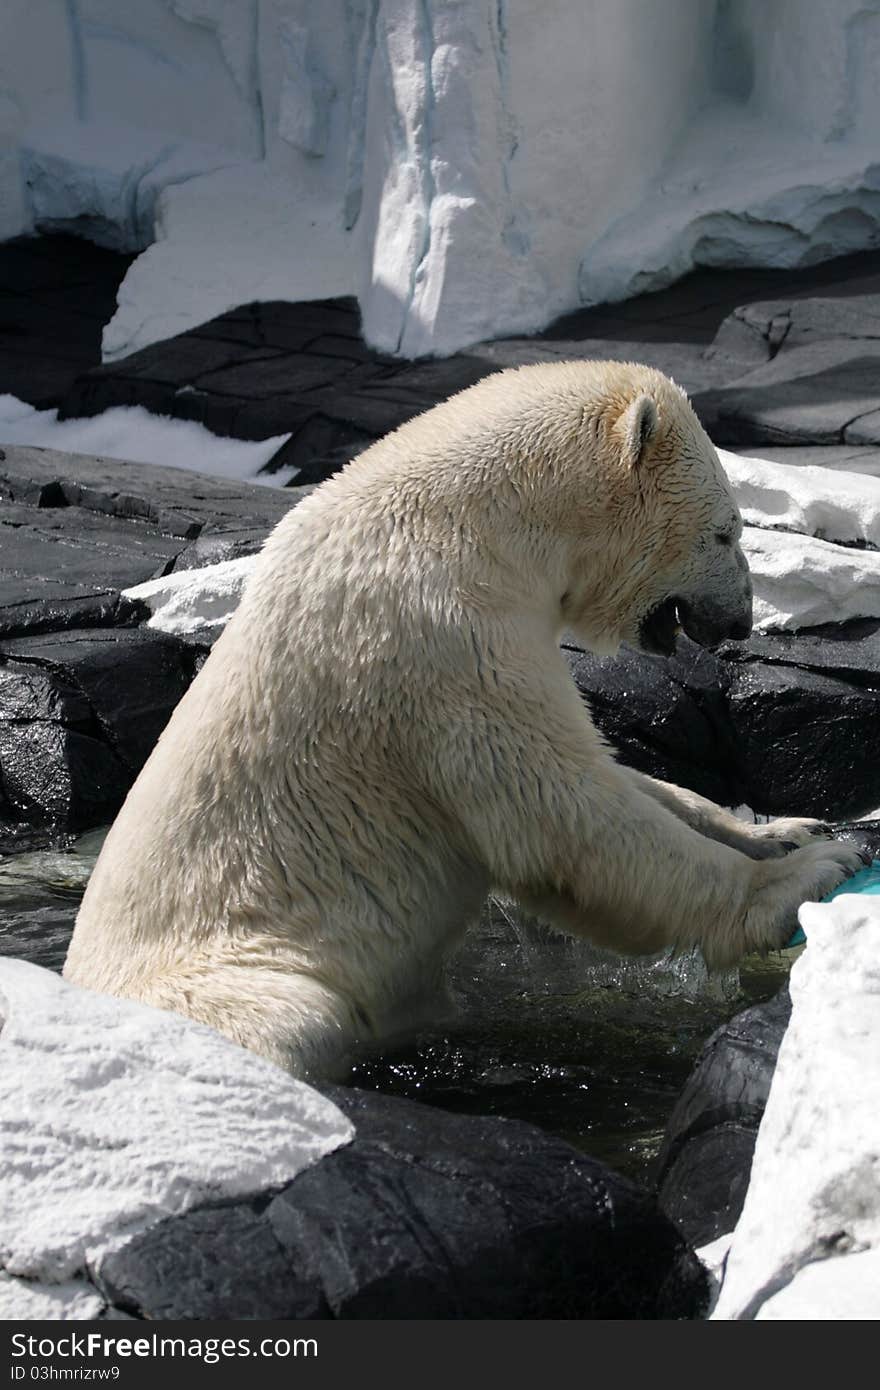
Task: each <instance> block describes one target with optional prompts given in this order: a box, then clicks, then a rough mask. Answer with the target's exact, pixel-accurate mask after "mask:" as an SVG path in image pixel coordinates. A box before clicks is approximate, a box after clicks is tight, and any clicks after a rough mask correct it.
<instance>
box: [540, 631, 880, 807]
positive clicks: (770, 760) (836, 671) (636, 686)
mask: <svg viewBox="0 0 880 1390" xmlns="http://www.w3.org/2000/svg"><path fill="white" fill-rule="evenodd" d="M566 655H567V657H568V662H569V666H570V668H571V671H572V674H573V676H574V678H575V681H576V683H577V685H578V688H579V689H580V691H581V693H582V694H583V695H584V697H585V699H586V700H587V703H588V705H589V706H590V709H591V711H592V713H593V716H594V718H595V721H596V723H597V725H598V727H599V728H600V729H601V730H602V732H603V733H604V734H605V735H606V737H607V738H608V740H609V742H610V743H611V745H612V746H613V747H614V749H615V750H616V752H617V754H618V756H619V758H620V760H621V762H624V763H626V764H628V765H630V766H632V767H635V768H637V769H638V770H639V771H641V772H646V773H649V774H650V775H651V776H654V777H659V778H661V779H662V780H664V781H669V782H675V783H677V784H678V785H679V786H684V787H689V788H690V789H691V790H692V791H696V792H699V793H700V794H701V795H703V796H708V797H709V798H710V799H711V800H713V801H716V802H719V803H720V804H722V805H727V806H738V805H741V804H743V803H745V804H747V805H749V806H751V807H752V808H753V809H754V810H755V811H758V812H760V813H761V814H764V815H805V816H818V817H820V818H822V819H831V820H841V819H846V818H849V817H852V816H859V815H863V814H865V813H866V812H868V811H871V810H873V809H874V807H876V806H880V622H877V621H876V620H859V621H857V622H853V623H848V624H846V625H843V626H840V627H836V628H835V627H828V628H825V629H816V630H814V631H813V632H811V633H796V634H774V635H758V636H754V637H751V638H750V639H749V640H748V641H747V642H736V643H728V644H726V645H725V646H723V647H722V648H720V649H719V650H718V651H717V652H715V653H712V652H707V651H704V650H703V649H701V648H699V647H696V646H695V645H694V644H693V643H691V642H689V641H688V640H687V639H686V638H682V637H680V638H679V639H678V644H677V648H676V652H675V655H674V656H673V657H671V658H670V659H668V660H666V659H664V658H662V657H653V656H646V655H644V654H642V653H639V652H634V651H631V650H629V649H627V648H623V649H622V650H621V652H620V654H619V656H617V657H614V658H604V659H600V658H597V657H594V656H592V655H591V654H589V653H586V652H582V651H579V650H577V649H576V648H574V647H569V649H568V650H567V652H566Z"/></svg>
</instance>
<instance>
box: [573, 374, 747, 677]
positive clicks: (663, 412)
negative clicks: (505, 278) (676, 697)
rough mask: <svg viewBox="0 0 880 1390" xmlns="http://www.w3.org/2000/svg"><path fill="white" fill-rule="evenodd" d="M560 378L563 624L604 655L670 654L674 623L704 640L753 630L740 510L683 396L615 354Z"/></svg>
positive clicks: (703, 642) (704, 643)
mask: <svg viewBox="0 0 880 1390" xmlns="http://www.w3.org/2000/svg"><path fill="white" fill-rule="evenodd" d="M558 385H559V387H560V388H562V389H561V396H560V401H561V402H562V401H564V402H565V404H564V405H562V410H561V420H560V422H559V426H560V432H561V433H563V432H567V445H566V448H565V451H564V454H563V451H561V450H559V449H557V456H560V457H564V459H565V466H564V467H559V466H557V467H556V468H555V470H554V475H555V481H556V485H557V486H558V488H559V492H560V502H561V506H562V507H563V509H564V517H563V516H562V514H560V515H561V518H562V525H563V526H564V529H565V531H566V533H567V536H568V542H569V544H568V556H569V566H570V582H569V583H568V585H567V590H566V593H565V595H564V597H563V600H562V605H561V606H562V612H563V617H564V620H565V625H566V626H567V627H570V628H572V629H573V630H574V631H575V632H576V633H577V634H578V635H579V636H580V637H581V638H582V640H583V641H584V642H585V643H586V644H587V645H588V646H590V647H592V649H593V650H596V651H599V652H613V651H616V649H617V647H618V646H619V645H620V643H621V642H629V643H630V644H631V645H633V646H637V647H640V648H641V649H642V650H643V651H647V652H653V653H658V654H662V655H667V656H668V655H670V654H671V653H672V651H673V650H674V647H675V636H676V633H677V632H678V631H679V630H683V631H684V632H685V633H686V634H687V635H688V636H689V637H690V638H691V639H692V640H693V641H695V642H697V643H699V644H700V645H701V646H715V645H717V644H718V643H719V642H721V641H724V640H726V639H729V638H733V639H743V638H745V637H748V635H749V633H750V631H751V626H752V586H751V580H750V576H749V569H748V563H747V561H746V558H745V555H744V554H743V551H742V548H741V546H740V537H741V534H742V518H741V517H740V513H739V509H738V507H737V504H736V501H735V499H734V497H733V493H732V491H731V488H730V485H729V483H728V480H727V476H726V474H725V473H724V470H723V469H722V467H721V464H720V461H719V459H718V455H717V453H716V451H715V449H714V447H713V445H712V443H711V441H710V439H709V437H708V435H707V434H706V432H705V430H704V429H703V427H702V426H701V424H700V422H699V420H698V419H697V417H696V415H695V413H694V411H693V409H692V407H691V405H690V402H689V401H688V399H687V396H686V395H685V393H684V392H683V391H682V390H681V389H680V388H679V387H678V386H676V385H675V383H674V382H672V381H671V380H670V379H669V378H668V377H666V376H664V375H663V374H662V373H661V372H658V371H656V370H654V369H653V368H650V367H645V366H641V365H639V364H635V363H621V362H601V363H600V362H577V363H566V364H564V366H563V373H562V375H561V376H560V379H559V383H558ZM575 401H579V407H578V408H579V417H576V416H575V414H574V411H575V404H574V402H575ZM563 422H564V423H563Z"/></svg>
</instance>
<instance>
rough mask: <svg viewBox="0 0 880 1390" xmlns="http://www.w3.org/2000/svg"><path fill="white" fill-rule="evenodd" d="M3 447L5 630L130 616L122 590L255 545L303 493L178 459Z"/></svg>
mask: <svg viewBox="0 0 880 1390" xmlns="http://www.w3.org/2000/svg"><path fill="white" fill-rule="evenodd" d="M0 452H2V455H3V457H2V458H0V638H2V637H15V636H20V635H23V634H27V633H35V632H53V631H54V632H57V631H59V630H61V629H67V628H86V627H107V626H110V625H121V624H130V623H133V622H135V621H137V620H138V619H139V616H142V615H139V613H138V611H137V610H136V607H135V606H134V605H132V604H131V603H129V602H128V601H127V600H126V599H124V598H121V596H120V591H121V590H123V589H127V588H131V587H133V586H134V585H136V584H139V583H142V582H144V581H145V580H147V579H152V578H156V577H158V576H160V575H163V574H167V573H168V572H169V571H170V570H171V569H173V568H175V567H188V566H190V565H192V564H193V563H196V564H205V563H212V562H213V561H214V560H217V559H224V558H229V557H230V556H232V555H235V554H243V553H253V551H255V550H257V549H259V547H260V545H261V544H262V542H263V540H264V539H265V537H266V535H267V534H268V532H269V531H270V530H271V529H272V527H273V526H274V525H275V523H276V522H277V521H279V520H280V519H281V517H282V516H284V515H285V514H286V513H287V512H288V511H289V510H290V507H291V506H293V505H294V504H295V502H296V501H298V500H299V494H297V493H293V494H292V495H287V494H286V492H285V490H284V489H279V490H277V491H276V490H274V489H270V488H265V487H257V486H253V485H250V484H247V483H229V482H226V481H224V480H222V479H219V478H203V477H202V476H201V475H198V474H194V473H187V472H185V471H182V470H180V469H174V468H161V467H155V466H151V465H146V464H138V465H132V464H129V463H126V462H124V461H120V460H111V459H101V458H95V457H92V456H88V455H76V454H62V453H58V452H57V451H55V450H51V449H32V448H26V447H23V446H18V445H15V446H12V445H10V446H6V447H5V448H4V449H3V450H2V451H0Z"/></svg>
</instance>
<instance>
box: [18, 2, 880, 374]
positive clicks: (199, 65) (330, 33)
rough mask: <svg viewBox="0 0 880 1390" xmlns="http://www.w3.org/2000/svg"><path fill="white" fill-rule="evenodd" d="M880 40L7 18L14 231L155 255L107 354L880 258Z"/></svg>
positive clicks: (321, 17) (623, 28) (505, 314)
mask: <svg viewBox="0 0 880 1390" xmlns="http://www.w3.org/2000/svg"><path fill="white" fill-rule="evenodd" d="M123 9H124V13H123V12H122V10H123ZM771 10H772V14H771V13H770V12H769V11H771ZM878 25H880V16H878V14H877V12H875V11H874V10H871V9H868V8H866V7H865V6H864V4H863V3H862V0H828V3H827V4H826V5H824V6H821V7H813V8H811V10H810V14H809V22H807V23H805V20H804V11H803V6H802V5H801V6H799V5H798V4H797V3H796V0H779V3H777V4H774V5H773V6H772V7H767V6H766V5H762V4H761V3H760V0H736V2H735V3H724V4H718V5H708V4H706V3H704V0H667V2H666V3H664V4H663V5H645V4H644V3H643V0H586V2H585V3H575V0H544V3H542V4H541V5H534V4H527V3H525V2H524V0H492V3H489V2H488V0H452V2H450V0H420V3H419V4H411V3H409V0H273V3H272V4H269V3H267V0H141V3H139V4H138V5H137V6H135V5H129V6H126V7H120V5H119V4H118V0H76V3H75V4H74V3H70V4H67V5H61V4H57V5H53V6H51V7H47V6H45V5H41V6H37V5H33V4H32V3H30V2H29V0H8V2H7V4H6V5H4V7H3V11H2V17H0V209H3V216H2V231H3V233H4V234H6V235H13V234H14V233H15V232H17V231H26V230H28V229H30V228H33V227H34V226H45V225H48V226H59V225H68V226H72V227H74V228H75V229H78V230H81V231H83V230H84V231H86V232H87V233H88V234H90V235H92V236H96V237H99V238H100V239H103V240H105V241H109V242H110V243H111V244H114V245H120V246H127V247H130V248H132V249H139V248H141V247H143V246H145V245H146V244H147V243H148V242H152V243H153V244H152V245H150V247H149V249H148V250H147V251H146V252H145V255H144V257H143V258H142V259H141V260H139V261H138V262H136V263H135V265H134V266H133V267H132V270H131V271H130V273H129V276H128V277H127V280H126V282H125V284H124V286H123V289H122V293H121V296H120V307H119V311H118V314H117V315H116V317H115V319H114V320H113V322H112V323H111V325H110V326H108V329H107V334H106V339H105V351H106V354H107V356H108V357H112V356H116V355H118V354H120V353H123V352H128V351H131V350H133V349H134V348H136V347H140V346H143V345H145V344H146V343H149V342H154V341H156V340H157V339H160V338H163V337H166V336H168V335H169V334H170V333H174V332H178V331H180V330H181V329H184V328H187V327H191V326H193V325H194V324H196V323H199V322H204V321H205V320H206V319H208V318H211V317H213V316H214V315H215V314H217V313H220V312H222V311H223V310H225V309H227V308H229V307H231V306H232V305H235V304H240V303H244V302H248V301H250V300H254V299H260V298H281V299H291V300H295V299H302V298H309V297H311V298H316V297H321V296H324V295H327V294H340V293H347V292H352V291H356V292H357V293H358V294H359V296H360V300H361V304H362V308H363V311H364V325H365V331H366V335H367V337H368V339H369V341H370V342H372V343H373V344H375V345H376V346H378V347H381V348H383V349H386V350H388V351H391V352H399V353H401V354H403V355H409V356H416V355H419V354H425V353H447V352H452V351H454V350H456V349H458V348H460V347H463V346H465V345H467V344H468V343H471V342H475V341H479V340H481V339H484V338H487V337H491V336H493V335H497V334H502V333H506V334H510V333H525V332H529V331H532V330H534V329H537V328H540V327H542V326H544V325H545V324H546V323H547V322H548V321H549V320H551V319H552V318H554V317H555V316H556V315H558V314H560V313H562V312H564V311H565V310H568V309H572V308H575V307H577V306H578V304H580V303H593V302H597V301H599V300H603V299H611V298H620V297H622V296H625V295H628V294H632V293H633V292H634V291H636V290H639V289H645V288H657V287H659V286H660V285H663V284H668V283H669V282H670V281H671V280H673V279H675V278H676V277H677V276H678V275H681V274H683V273H685V271H686V270H688V269H689V268H690V267H691V266H692V265H742V264H750V265H796V264H802V263H812V262H814V261H816V260H818V259H821V258H823V257H828V256H832V255H836V254H840V253H841V252H843V251H849V250H855V249H858V248H861V247H865V246H871V245H875V244H878V243H880V230H878V228H880V173H878V169H880V166H878V164H877V163H875V162H874V161H875V152H874V143H875V142H874V138H873V136H874V130H875V128H876V123H877V119H878V116H880V90H878V88H877V85H876V83H875V81H874V80H873V76H874V72H875V67H876V56H877V52H878V46H880V31H878ZM206 246H210V255H206V254H205V248H206Z"/></svg>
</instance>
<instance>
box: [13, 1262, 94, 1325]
mask: <svg viewBox="0 0 880 1390" xmlns="http://www.w3.org/2000/svg"><path fill="white" fill-rule="evenodd" d="M103 1311H104V1299H103V1298H102V1297H101V1295H100V1294H99V1293H98V1292H97V1290H95V1289H93V1288H92V1286H91V1284H88V1283H86V1281H85V1280H84V1279H66V1280H65V1281H64V1282H63V1283H60V1284H44V1283H42V1282H40V1281H39V1280H32V1279H16V1278H15V1277H14V1276H13V1275H11V1274H6V1273H5V1272H4V1271H3V1270H2V1269H0V1322H12V1321H14V1320H17V1319H25V1318H26V1319H27V1320H28V1321H40V1322H43V1321H49V1320H51V1321H54V1322H60V1321H63V1322H69V1321H78V1322H90V1321H91V1320H92V1319H93V1318H99V1317H100V1316H101V1314H102V1313H103Z"/></svg>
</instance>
